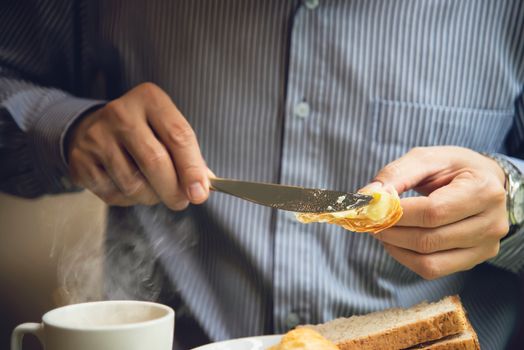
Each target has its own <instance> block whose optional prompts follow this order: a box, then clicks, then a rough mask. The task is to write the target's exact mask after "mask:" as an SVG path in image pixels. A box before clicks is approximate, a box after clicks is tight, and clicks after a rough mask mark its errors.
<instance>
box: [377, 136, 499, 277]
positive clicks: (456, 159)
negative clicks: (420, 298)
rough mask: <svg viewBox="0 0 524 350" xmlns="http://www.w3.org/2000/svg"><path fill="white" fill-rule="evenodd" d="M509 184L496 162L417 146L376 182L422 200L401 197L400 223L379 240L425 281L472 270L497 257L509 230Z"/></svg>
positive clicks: (465, 152)
mask: <svg viewBox="0 0 524 350" xmlns="http://www.w3.org/2000/svg"><path fill="white" fill-rule="evenodd" d="M504 180H505V177H504V172H503V170H502V169H501V168H500V167H499V165H498V164H497V163H496V162H495V161H494V160H492V159H490V158H488V157H486V156H483V155H481V154H479V153H477V152H474V151H472V150H469V149H466V148H461V147H453V146H437V147H419V148H414V149H412V150H411V151H409V152H408V153H407V154H405V155H404V156H403V157H401V158H399V159H397V160H395V161H393V162H392V163H390V164H388V165H387V166H386V167H384V168H383V169H382V170H381V171H380V172H379V173H378V175H377V176H376V178H375V181H378V182H380V183H382V184H383V185H391V186H393V187H394V188H395V189H396V190H397V192H399V193H402V192H405V191H407V190H410V189H414V190H416V191H417V192H419V193H421V194H422V195H423V196H420V197H411V198H403V199H401V205H402V208H403V209H404V215H403V216H402V218H401V219H400V221H399V222H398V223H397V225H396V226H394V227H391V228H389V229H387V230H384V231H382V232H380V233H378V234H376V235H374V236H375V237H376V238H377V239H379V240H380V241H381V242H383V244H384V247H385V248H386V250H387V251H388V253H389V254H391V256H392V257H393V258H394V259H395V260H397V261H398V262H399V263H401V264H403V265H405V266H406V267H408V268H409V269H411V270H412V271H414V272H415V273H417V274H418V275H420V276H422V277H423V278H425V279H436V278H439V277H442V276H446V275H449V274H452V273H454V272H458V271H463V270H468V269H471V268H473V267H474V266H475V265H477V264H479V263H482V262H484V261H486V260H488V259H490V258H493V257H494V256H496V255H497V254H498V251H499V248H500V240H501V238H502V237H504V236H505V235H506V234H507V232H508V230H509V228H508V215H507V210H506V192H505V190H504Z"/></svg>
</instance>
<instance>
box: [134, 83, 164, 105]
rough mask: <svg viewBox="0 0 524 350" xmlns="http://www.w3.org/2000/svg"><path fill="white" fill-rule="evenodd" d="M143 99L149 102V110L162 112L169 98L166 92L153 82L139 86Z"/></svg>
mask: <svg viewBox="0 0 524 350" xmlns="http://www.w3.org/2000/svg"><path fill="white" fill-rule="evenodd" d="M138 91H139V93H140V95H141V98H142V99H143V100H144V101H146V102H147V105H148V106H149V108H152V109H154V110H161V109H163V108H164V107H165V106H166V103H167V101H170V99H168V98H167V96H166V94H165V93H164V91H163V90H162V89H161V88H160V87H159V86H158V85H156V84H154V83H151V82H146V83H142V84H140V85H139V86H138Z"/></svg>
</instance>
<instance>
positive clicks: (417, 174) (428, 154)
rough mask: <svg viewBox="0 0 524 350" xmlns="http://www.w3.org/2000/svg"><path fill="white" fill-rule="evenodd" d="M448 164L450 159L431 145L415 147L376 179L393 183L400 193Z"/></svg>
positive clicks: (388, 166)
mask: <svg viewBox="0 0 524 350" xmlns="http://www.w3.org/2000/svg"><path fill="white" fill-rule="evenodd" d="M448 166H449V160H448V159H446V158H443V157H442V156H441V155H440V153H438V152H433V150H432V148H431V147H429V148H414V149H412V150H411V151H409V152H408V153H406V154H405V155H404V156H402V157H400V158H398V159H396V160H394V161H393V162H391V163H389V164H388V165H386V166H385V167H384V168H382V169H381V170H380V171H379V172H378V174H377V175H376V176H375V178H374V181H378V182H380V183H382V184H384V185H391V186H393V187H394V188H395V189H396V190H397V192H398V193H399V194H400V193H403V192H405V191H407V190H409V189H412V188H415V187H416V186H417V185H418V184H419V183H420V182H421V181H423V180H426V179H428V178H430V177H431V175H433V174H435V173H437V172H439V171H442V170H443V169H446V167H448Z"/></svg>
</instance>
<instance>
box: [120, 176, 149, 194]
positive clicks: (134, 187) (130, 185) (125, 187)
mask: <svg viewBox="0 0 524 350" xmlns="http://www.w3.org/2000/svg"><path fill="white" fill-rule="evenodd" d="M120 184H121V189H120V190H121V191H122V193H123V194H124V196H126V197H134V196H136V195H139V194H140V192H141V191H142V190H143V189H144V187H145V183H144V182H143V181H142V180H140V179H137V178H136V177H133V176H122V177H121V179H120Z"/></svg>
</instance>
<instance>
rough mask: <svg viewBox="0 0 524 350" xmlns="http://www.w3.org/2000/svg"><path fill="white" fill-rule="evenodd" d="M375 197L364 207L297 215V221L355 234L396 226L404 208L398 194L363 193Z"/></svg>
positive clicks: (383, 192)
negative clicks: (317, 223)
mask: <svg viewBox="0 0 524 350" xmlns="http://www.w3.org/2000/svg"><path fill="white" fill-rule="evenodd" d="M361 193H365V194H369V195H371V196H373V199H372V200H371V202H369V204H368V205H366V206H364V207H360V208H357V209H351V210H346V211H340V212H332V213H329V212H327V213H320V214H319V213H296V214H295V215H296V217H297V220H298V221H300V222H302V223H304V224H308V223H312V222H326V223H328V224H335V225H339V226H342V227H343V228H345V229H346V230H350V231H355V232H372V233H377V232H380V231H382V230H385V229H387V228H388V227H391V226H393V225H395V224H396V223H397V222H398V220H400V218H401V217H402V207H401V206H400V198H399V197H398V193H397V192H396V191H395V190H394V189H391V193H390V192H386V191H384V190H379V191H373V192H368V191H362V192H361Z"/></svg>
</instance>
